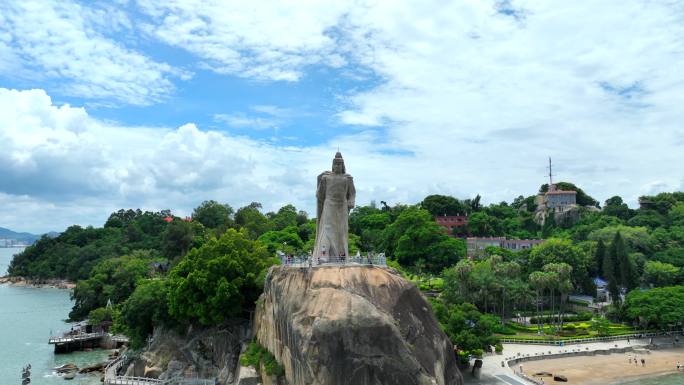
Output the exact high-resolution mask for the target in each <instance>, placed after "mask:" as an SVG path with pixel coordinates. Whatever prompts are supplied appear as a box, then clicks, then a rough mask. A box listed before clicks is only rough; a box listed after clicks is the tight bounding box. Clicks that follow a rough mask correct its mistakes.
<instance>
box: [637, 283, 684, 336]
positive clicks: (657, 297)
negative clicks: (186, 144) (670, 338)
mask: <svg viewBox="0 0 684 385" xmlns="http://www.w3.org/2000/svg"><path fill="white" fill-rule="evenodd" d="M624 309H625V314H626V315H627V317H628V318H630V319H632V320H634V321H638V322H639V323H641V324H642V325H643V326H655V327H657V328H659V329H669V328H670V326H672V325H681V323H682V320H684V286H670V287H660V288H655V289H651V290H632V291H631V292H629V294H627V297H626V298H625V306H624Z"/></svg>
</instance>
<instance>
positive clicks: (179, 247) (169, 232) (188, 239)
mask: <svg viewBox="0 0 684 385" xmlns="http://www.w3.org/2000/svg"><path fill="white" fill-rule="evenodd" d="M195 227H196V226H195V225H194V224H193V223H192V222H186V221H181V220H177V219H176V220H174V221H173V222H171V223H169V225H168V226H167V227H166V230H164V234H163V235H162V253H163V254H164V256H165V257H166V258H168V259H175V258H178V257H181V256H183V255H185V253H187V252H188V250H190V248H191V247H193V246H194V245H195V235H196V234H195ZM198 227H199V228H201V227H202V226H201V225H200V224H199V223H198Z"/></svg>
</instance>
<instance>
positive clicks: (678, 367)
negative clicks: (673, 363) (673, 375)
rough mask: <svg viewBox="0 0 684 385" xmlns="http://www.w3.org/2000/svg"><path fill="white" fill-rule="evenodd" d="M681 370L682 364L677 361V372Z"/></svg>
mask: <svg viewBox="0 0 684 385" xmlns="http://www.w3.org/2000/svg"><path fill="white" fill-rule="evenodd" d="M681 368H682V363H681V362H679V361H677V370H679V369H681Z"/></svg>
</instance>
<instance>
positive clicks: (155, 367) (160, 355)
mask: <svg viewBox="0 0 684 385" xmlns="http://www.w3.org/2000/svg"><path fill="white" fill-rule="evenodd" d="M249 339H250V328H249V324H248V322H246V321H241V322H240V321H236V322H233V323H231V324H230V325H224V326H221V327H212V328H206V329H196V330H189V331H188V332H187V334H186V335H185V336H181V335H179V334H177V333H175V332H174V331H172V330H168V329H163V328H158V329H156V330H155V333H154V336H153V338H152V342H151V344H150V347H149V348H148V349H147V350H146V351H145V352H144V353H143V354H142V356H141V357H140V360H138V361H136V362H133V363H132V364H131V365H130V366H129V368H128V371H130V372H132V373H135V374H138V373H139V375H140V376H143V375H144V376H145V377H149V378H159V379H161V380H167V379H172V378H184V377H185V378H208V379H212V378H217V379H218V383H219V384H222V385H224V384H236V383H237V375H236V374H237V368H238V366H239V365H238V357H239V356H240V350H241V348H242V346H243V344H244V343H245V342H248V341H249ZM136 364H137V365H138V366H136Z"/></svg>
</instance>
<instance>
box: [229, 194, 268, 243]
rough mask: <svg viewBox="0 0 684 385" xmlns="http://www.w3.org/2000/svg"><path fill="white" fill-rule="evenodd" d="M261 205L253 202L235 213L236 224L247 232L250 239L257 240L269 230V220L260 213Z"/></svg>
mask: <svg viewBox="0 0 684 385" xmlns="http://www.w3.org/2000/svg"><path fill="white" fill-rule="evenodd" d="M260 209H261V203H258V202H252V203H250V204H249V205H247V206H245V207H241V208H239V209H238V211H237V212H236V213H235V223H236V224H237V225H238V226H240V227H241V228H243V229H245V230H247V234H248V236H249V239H257V238H259V237H260V236H261V234H263V233H265V232H266V231H268V230H269V222H268V218H266V216H265V215H264V214H262V213H261V211H259V210H260Z"/></svg>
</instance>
